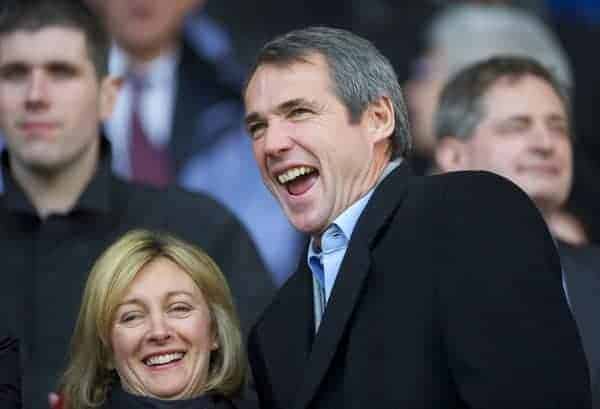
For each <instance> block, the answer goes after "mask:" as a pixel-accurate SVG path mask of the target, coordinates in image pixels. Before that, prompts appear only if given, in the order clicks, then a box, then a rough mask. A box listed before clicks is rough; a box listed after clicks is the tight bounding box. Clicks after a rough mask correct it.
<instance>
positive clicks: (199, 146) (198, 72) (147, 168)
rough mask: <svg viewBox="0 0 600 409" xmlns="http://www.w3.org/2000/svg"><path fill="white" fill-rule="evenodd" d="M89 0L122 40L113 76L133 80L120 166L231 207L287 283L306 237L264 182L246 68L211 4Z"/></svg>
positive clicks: (113, 130) (118, 133) (111, 123)
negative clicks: (247, 104) (250, 128)
mask: <svg viewBox="0 0 600 409" xmlns="http://www.w3.org/2000/svg"><path fill="white" fill-rule="evenodd" d="M88 1H90V2H92V3H93V4H94V5H95V6H96V7H97V8H98V10H99V11H100V13H101V14H102V15H103V16H104V17H105V21H106V23H107V26H108V28H109V31H110V32H111V33H112V35H113V38H114V40H115V46H114V47H113V49H112V52H111V59H110V67H111V72H112V73H113V74H116V75H121V76H123V77H124V79H125V83H124V86H123V89H122V92H121V94H120V96H119V99H118V101H117V104H116V107H115V112H114V114H113V116H112V117H111V118H110V120H108V121H107V123H106V130H107V134H108V137H109V138H110V140H111V142H112V144H113V150H114V168H115V170H116V171H117V172H118V173H119V174H121V175H124V176H126V177H129V178H132V179H134V180H143V181H146V182H150V183H154V184H158V185H164V184H167V183H171V182H175V183H177V184H179V185H181V186H183V187H185V188H187V189H190V190H193V191H201V192H205V193H207V194H208V195H210V196H212V197H214V198H215V199H217V200H218V201H220V202H221V203H223V204H225V205H226V206H227V207H228V208H229V209H230V210H232V211H233V212H234V213H235V214H236V215H237V216H238V217H239V218H240V219H241V220H242V222H243V223H244V224H245V226H246V228H247V229H248V230H249V232H250V235H251V236H252V238H253V239H254V242H255V243H256V244H257V246H258V248H259V252H260V254H261V256H262V257H263V259H264V261H265V263H266V264H267V266H268V268H269V270H270V271H271V272H272V274H273V276H274V278H275V279H276V280H277V282H279V283H280V282H282V281H283V280H284V279H285V278H286V277H287V276H288V275H289V274H290V273H291V272H292V271H294V269H295V266H296V264H297V261H298V258H299V254H300V248H301V244H302V243H303V238H302V236H301V235H300V234H299V233H297V232H296V231H294V229H293V228H292V227H291V225H290V224H289V222H288V221H287V220H286V218H285V216H284V215H283V212H282V210H281V209H280V207H279V206H278V204H277V202H276V201H275V200H274V198H273V197H271V195H270V193H269V192H268V191H267V189H266V188H265V187H264V186H263V184H262V183H261V180H260V174H259V172H258V169H257V167H256V164H255V163H254V160H253V155H252V148H251V144H250V141H249V138H248V136H247V135H246V132H245V130H244V128H243V124H242V118H243V107H242V105H241V98H240V87H241V81H242V80H241V77H242V71H241V69H240V68H239V66H238V65H237V63H236V62H235V59H234V58H233V52H232V50H231V47H230V44H229V40H228V38H227V35H226V34H225V32H224V31H223V29H222V28H221V27H219V26H218V25H217V24H216V23H214V22H213V21H211V20H210V19H208V17H207V16H206V15H204V14H202V8H203V7H204V3H205V1H203V0H180V1H155V0H130V1H123V0H88Z"/></svg>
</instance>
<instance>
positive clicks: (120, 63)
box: [109, 44, 180, 86]
mask: <svg viewBox="0 0 600 409" xmlns="http://www.w3.org/2000/svg"><path fill="white" fill-rule="evenodd" d="M179 57H180V50H179V49H176V50H175V51H173V52H168V53H165V54H163V55H160V56H158V57H157V58H155V59H154V60H152V61H151V62H149V63H148V65H147V66H146V67H145V69H144V72H143V73H138V74H141V75H143V76H144V81H145V83H146V84H147V85H149V86H161V85H164V84H167V85H168V84H171V83H172V81H173V80H174V79H175V77H176V74H177V64H178V62H179ZM130 61H131V59H130V58H129V56H128V55H127V53H126V52H125V51H124V50H123V49H121V48H120V47H119V46H117V45H116V44H113V46H112V47H111V49H110V56H109V71H110V73H111V74H112V75H117V76H122V77H125V76H127V74H128V73H129V65H130Z"/></svg>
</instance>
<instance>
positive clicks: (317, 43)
mask: <svg viewBox="0 0 600 409" xmlns="http://www.w3.org/2000/svg"><path fill="white" fill-rule="evenodd" d="M312 54H320V55H322V56H323V57H324V58H325V61H326V62H327V66H328V68H329V77H330V79H331V81H332V84H333V92H334V93H335V94H336V96H337V97H338V98H339V99H340V101H341V102H342V103H343V104H344V105H345V106H346V108H347V109H348V112H349V115H350V120H351V121H352V122H357V121H359V120H360V118H361V116H362V114H363V113H364V111H365V109H366V108H367V107H368V106H369V104H371V103H373V102H375V101H376V100H378V99H379V98H381V97H384V96H385V97H388V98H389V99H390V101H391V103H392V106H393V108H394V118H395V128H394V132H393V134H392V135H391V141H392V158H395V157H403V156H406V155H407V154H408V152H409V151H410V145H411V141H410V133H409V126H408V115H407V112H406V105H405V103H404V99H403V97H402V92H401V91H400V85H399V83H398V78H397V76H396V73H395V72H394V69H393V68H392V65H391V64H390V62H389V61H388V59H387V58H386V57H385V56H383V55H382V54H381V53H380V52H379V51H378V50H377V48H375V46H374V45H373V44H372V43H370V42H369V41H368V40H366V39H364V38H362V37H359V36H357V35H356V34H353V33H351V32H349V31H346V30H341V29H335V28H328V27H309V28H305V29H300V30H294V31H291V32H289V33H287V34H284V35H281V36H279V37H277V38H275V39H273V40H272V41H270V42H268V43H267V44H266V45H265V46H264V47H263V48H262V49H261V50H260V52H259V54H258V56H257V58H256V62H255V64H254V66H253V67H252V68H251V70H250V73H249V75H248V79H247V82H246V87H247V85H248V82H249V81H250V79H251V78H252V76H253V75H254V73H255V72H256V70H257V69H258V67H260V66H261V65H265V64H274V65H283V66H286V65H290V64H293V63H296V62H305V61H306V59H307V58H308V57H310V56H311V55H312Z"/></svg>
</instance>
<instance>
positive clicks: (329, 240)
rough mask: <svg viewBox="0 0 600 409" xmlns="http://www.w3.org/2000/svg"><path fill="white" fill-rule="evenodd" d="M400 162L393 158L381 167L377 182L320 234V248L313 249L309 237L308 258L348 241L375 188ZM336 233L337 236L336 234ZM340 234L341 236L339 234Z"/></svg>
mask: <svg viewBox="0 0 600 409" xmlns="http://www.w3.org/2000/svg"><path fill="white" fill-rule="evenodd" d="M401 162H402V159H401V158H398V159H395V160H393V161H391V162H390V163H388V164H387V166H386V167H385V168H384V169H383V172H382V174H381V176H380V178H379V180H378V181H377V183H376V184H375V185H374V186H373V187H372V188H371V189H370V190H369V191H368V192H367V193H366V194H365V195H363V196H362V197H361V198H360V199H358V200H357V201H356V202H354V203H353V204H352V205H351V206H350V207H349V208H347V209H346V210H344V211H343V212H342V214H340V215H339V216H338V217H337V218H336V219H335V220H334V221H333V223H331V224H330V225H329V226H328V227H327V229H325V232H323V235H322V236H321V250H319V251H317V250H315V241H314V238H313V237H311V238H310V243H309V246H308V259H309V260H310V258H311V257H312V256H318V255H320V254H321V252H325V253H327V252H328V251H334V250H336V249H338V248H339V247H343V246H346V245H347V243H348V242H349V241H350V237H352V233H353V232H354V228H355V227H356V223H357V222H358V218H359V217H360V215H361V214H362V212H363V210H364V209H365V207H366V206H367V203H369V200H370V199H371V196H372V195H373V192H374V191H375V188H376V187H377V186H378V185H379V183H381V181H382V180H383V179H385V177H386V176H387V175H389V174H390V173H391V172H392V171H393V170H394V169H396V168H397V167H398V166H400V163H401ZM336 234H337V236H336ZM339 234H341V236H342V237H340V236H339Z"/></svg>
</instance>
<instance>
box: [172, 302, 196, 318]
mask: <svg viewBox="0 0 600 409" xmlns="http://www.w3.org/2000/svg"><path fill="white" fill-rule="evenodd" d="M191 310H192V307H191V306H190V305H187V304H175V305H173V306H171V308H170V309H169V312H171V313H173V314H175V315H178V316H180V315H187V314H188V313H189V312H190V311H191Z"/></svg>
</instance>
